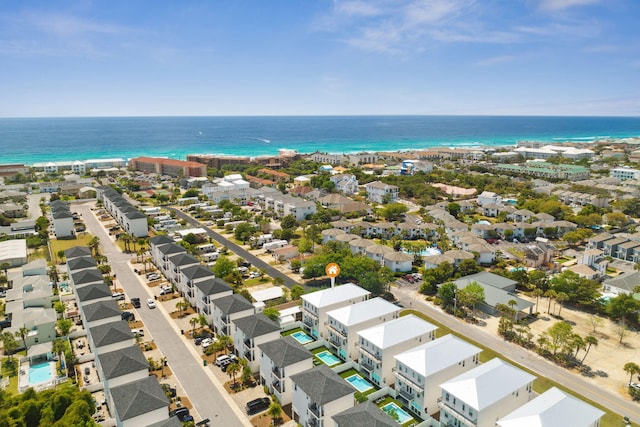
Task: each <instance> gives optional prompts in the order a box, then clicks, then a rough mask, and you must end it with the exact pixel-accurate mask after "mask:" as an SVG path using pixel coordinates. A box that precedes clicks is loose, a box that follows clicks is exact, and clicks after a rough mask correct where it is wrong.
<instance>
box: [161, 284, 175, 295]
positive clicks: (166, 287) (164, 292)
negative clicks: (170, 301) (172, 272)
mask: <svg viewBox="0 0 640 427" xmlns="http://www.w3.org/2000/svg"><path fill="white" fill-rule="evenodd" d="M172 292H173V289H172V288H171V286H169V285H162V286H161V287H160V295H169V294H171V293H172Z"/></svg>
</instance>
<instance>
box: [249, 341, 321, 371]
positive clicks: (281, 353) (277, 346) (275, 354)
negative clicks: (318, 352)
mask: <svg viewBox="0 0 640 427" xmlns="http://www.w3.org/2000/svg"><path fill="white" fill-rule="evenodd" d="M258 348H259V349H260V350H261V351H262V352H263V353H264V354H266V355H267V357H268V358H269V359H271V361H272V362H273V363H274V364H275V365H276V366H278V367H280V368H284V367H285V366H289V365H293V364H294V363H298V362H301V361H303V360H307V359H311V358H312V357H313V355H312V354H311V352H310V351H309V350H307V349H306V348H304V347H303V346H302V344H300V343H299V342H298V341H296V339H295V338H293V337H290V336H287V337H283V338H279V339H277V340H273V341H269V342H266V343H264V344H259V345H258Z"/></svg>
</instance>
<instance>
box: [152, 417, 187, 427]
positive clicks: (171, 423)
mask: <svg viewBox="0 0 640 427" xmlns="http://www.w3.org/2000/svg"><path fill="white" fill-rule="evenodd" d="M147 427H182V423H181V422H180V420H179V419H178V417H170V418H168V419H166V420H164V421H158V422H157V423H153V424H150V425H148V426H147Z"/></svg>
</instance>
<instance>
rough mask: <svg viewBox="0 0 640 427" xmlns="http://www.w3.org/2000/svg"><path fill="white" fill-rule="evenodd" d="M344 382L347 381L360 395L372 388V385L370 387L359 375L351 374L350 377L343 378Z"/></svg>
mask: <svg viewBox="0 0 640 427" xmlns="http://www.w3.org/2000/svg"><path fill="white" fill-rule="evenodd" d="M345 380H347V381H348V382H349V384H351V385H352V386H354V387H355V389H356V390H358V391H359V392H360V393H364V392H365V391H368V390H371V389H372V388H373V385H371V383H370V382H369V381H367V380H365V379H364V378H362V377H361V376H360V375H359V374H353V375H351V376H350V377H347V378H345Z"/></svg>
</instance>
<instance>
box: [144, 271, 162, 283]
mask: <svg viewBox="0 0 640 427" xmlns="http://www.w3.org/2000/svg"><path fill="white" fill-rule="evenodd" d="M159 279H160V275H159V274H158V273H152V274H148V275H147V280H149V281H151V282H152V281H154V280H159Z"/></svg>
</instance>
